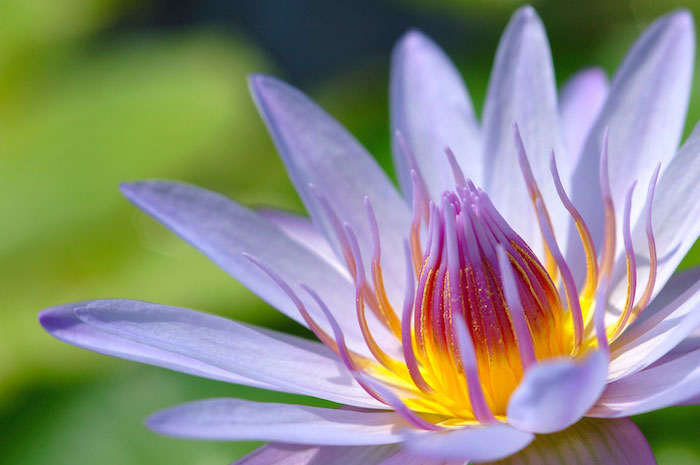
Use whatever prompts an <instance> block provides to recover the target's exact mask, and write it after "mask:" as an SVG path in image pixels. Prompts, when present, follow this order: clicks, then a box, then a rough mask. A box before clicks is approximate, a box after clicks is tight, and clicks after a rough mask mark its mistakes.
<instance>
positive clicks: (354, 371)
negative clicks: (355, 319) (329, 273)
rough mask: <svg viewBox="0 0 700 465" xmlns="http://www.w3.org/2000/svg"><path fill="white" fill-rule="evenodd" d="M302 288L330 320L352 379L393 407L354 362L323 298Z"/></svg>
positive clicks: (306, 288) (373, 395) (340, 353)
mask: <svg viewBox="0 0 700 465" xmlns="http://www.w3.org/2000/svg"><path fill="white" fill-rule="evenodd" d="M301 288H302V289H304V291H306V293H308V294H309V295H310V296H311V298H312V299H314V300H315V301H316V304H317V305H318V306H319V308H320V309H321V311H322V312H323V314H324V315H325V317H326V319H327V320H328V323H330V325H331V329H332V330H333V335H334V337H335V342H336V346H337V347H338V350H339V355H340V358H341V360H342V361H343V364H344V365H345V367H346V368H347V369H348V371H350V374H351V375H352V377H353V378H354V379H355V381H357V384H359V385H360V387H362V389H364V390H365V391H366V392H367V393H368V394H369V395H371V396H372V397H374V398H375V399H377V400H378V401H379V402H381V403H383V404H387V405H391V404H390V403H389V402H387V401H385V400H384V399H382V396H381V395H380V394H378V393H377V391H376V390H375V389H373V387H372V386H370V385H369V384H368V383H367V382H365V379H364V376H363V371H362V370H361V369H360V368H359V367H358V366H357V365H356V364H355V362H354V361H353V359H352V357H351V354H350V351H349V350H348V347H347V345H346V344H345V336H344V335H343V331H342V329H340V325H339V324H338V321H337V320H336V319H335V318H334V317H333V314H332V313H331V312H330V310H328V307H327V306H326V304H325V302H323V300H322V299H321V297H319V296H318V294H316V292H315V291H314V290H313V289H311V288H310V287H309V286H307V285H306V284H302V285H301Z"/></svg>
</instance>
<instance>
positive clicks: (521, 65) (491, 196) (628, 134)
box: [40, 7, 700, 465]
mask: <svg viewBox="0 0 700 465" xmlns="http://www.w3.org/2000/svg"><path fill="white" fill-rule="evenodd" d="M693 59H694V28H693V21H692V18H691V17H690V15H689V14H688V13H687V12H684V11H680V12H674V13H671V14H669V15H667V16H664V17H662V18H661V19H659V20H657V21H656V22H655V23H654V24H652V25H651V26H650V27H649V28H648V29H647V30H646V31H645V32H644V34H643V35H642V37H641V38H640V39H639V40H638V41H637V43H636V44H635V45H634V46H633V47H632V49H631V51H630V52H629V54H628V55H627V57H626V58H625V60H624V62H623V63H622V65H621V66H620V68H619V70H618V71H617V73H616V74H615V76H614V78H613V80H612V83H611V84H610V85H608V83H607V81H606V78H605V75H604V73H602V72H601V71H600V70H598V69H589V70H584V71H582V72H580V73H579V74H577V75H576V76H574V77H573V78H572V79H571V80H570V81H569V82H568V83H567V84H566V85H565V86H564V89H563V90H562V92H561V93H560V95H559V100H558V97H557V94H556V90H555V81H554V74H553V70H552V65H551V57H550V51H549V47H548V44H547V38H546V35H545V32H544V29H543V26H542V24H541V22H540V20H539V18H538V17H537V15H536V14H535V12H534V11H533V10H532V8H529V7H525V8H522V9H520V10H519V11H517V12H516V13H515V15H514V16H513V18H512V20H511V22H510V24H509V25H508V27H507V28H506V31H505V33H504V35H503V38H502V39H501V42H500V45H499V48H498V52H497V55H496V59H495V64H494V69H493V72H492V77H491V81H490V83H489V88H488V93H487V97H486V104H485V107H484V111H483V119H482V121H481V123H479V122H478V121H477V120H476V118H475V116H474V112H473V109H472V104H471V102H470V99H469V96H468V93H467V90H466V89H465V87H464V85H463V82H462V79H461V77H460V76H459V74H458V72H457V71H456V69H455V67H454V66H453V65H452V63H451V62H450V61H449V59H448V58H447V57H446V56H445V55H444V53H443V52H442V51H441V50H440V49H439V48H438V47H437V45H435V44H434V43H433V42H432V41H431V40H430V39H428V38H427V37H425V36H423V35H422V34H421V33H418V32H409V33H408V34H407V35H406V36H405V37H404V38H403V39H402V40H401V41H400V42H399V44H398V45H397V47H396V50H395V53H394V59H393V62H392V77H391V113H392V114H391V116H392V126H393V130H394V133H395V134H394V135H395V137H394V138H393V140H394V147H393V149H394V150H393V155H394V161H395V166H396V170H397V173H398V178H399V182H400V186H401V192H402V193H403V195H402V194H400V193H399V192H398V191H397V190H396V188H395V187H394V185H393V184H392V183H391V182H390V181H389V179H388V178H387V176H386V175H385V174H384V173H383V172H382V171H381V170H380V168H379V167H378V166H377V164H376V163H375V161H374V160H373V159H372V157H371V156H370V155H369V154H368V153H367V152H366V151H365V150H364V148H363V147H362V146H361V145H360V144H359V143H358V142H357V141H356V140H355V139H354V138H353V137H352V136H351V135H350V134H349V133H347V132H346V131H345V130H344V129H343V128H342V127H341V126H340V125H339V124H338V123H337V122H336V121H334V120H333V119H332V118H331V117H330V116H328V115H327V114H326V113H325V112H324V111H323V110H321V109H320V108H319V107H318V106H316V105H315V104H314V103H313V102H311V101H310V100H309V99H308V98H307V97H306V96H304V95H303V94H302V93H301V92H299V91H298V90H296V89H294V88H292V87H290V86H289V85H287V84H285V83H283V82H280V81H278V80H277V79H274V78H271V77H267V76H253V77H252V78H251V80H250V86H251V90H252V93H253V96H254V98H255V101H256V103H257V105H258V108H259V110H260V113H261V114H262V116H263V118H264V120H265V122H266V124H267V126H268V128H269V130H270V133H271V135H272V137H273V139H274V141H275V144H276V145H277V148H278V149H279V152H280V154H281V156H282V159H283V161H284V163H285V165H286V167H287V170H288V171H289V174H290V177H291V179H292V181H293V182H294V184H295V186H296V188H297V190H298V192H299V194H300V196H301V198H302V200H303V202H304V204H305V205H306V208H307V210H308V212H309V214H310V216H311V220H310V221H309V220H307V219H305V218H302V217H296V216H293V215H290V214H287V213H282V212H270V211H266V212H259V213H256V212H253V211H250V210H248V209H246V208H244V207H242V206H240V205H238V204H236V203H234V202H233V201H231V200H229V199H227V198H225V197H223V196H221V195H219V194H216V193H213V192H209V191H205V190H202V189H199V188H197V187H193V186H189V185H185V184H179V183H173V182H165V181H144V182H135V183H127V184H124V185H122V192H123V193H124V195H125V196H126V197H127V198H128V199H129V200H130V201H132V202H133V203H134V204H135V205H137V206H138V207H139V208H141V209H143V210H144V211H146V212H147V213H148V214H150V215H152V216H153V217H154V218H156V219H157V220H159V221H161V222H162V223H163V224H165V225H166V226H167V227H168V228H170V229H172V230H173V231H174V232H175V233H177V234H178V235H180V236H181V237H182V238H184V239H185V240H187V241H188V242H190V243H191V244H192V245H193V246H195V247H196V248H198V249H199V250H201V251H202V252H203V253H205V254H206V255H208V256H209V257H210V258H211V259H212V260H213V261H214V262H216V263H217V264H218V265H219V266H221V267H222V268H223V269H224V270H225V271H227V272H228V273H229V274H231V275H232V276H233V277H235V278H236V279H238V280H239V281H241V282H242V283H243V284H245V285H246V286H247V287H249V288H250V289H251V290H253V291H254V292H256V293H257V294H258V295H259V296H260V297H261V298H263V299H264V300H266V301H267V302H268V303H270V304H271V305H272V306H274V307H276V308H278V309H279V310H280V311H281V312H282V313H284V314H285V315H288V316H289V317H291V318H293V319H295V320H296V321H299V322H300V323H302V324H304V325H306V326H307V327H308V328H309V329H311V330H312V331H313V332H314V333H315V335H316V336H317V337H318V340H319V341H320V342H314V341H309V340H305V339H300V338H297V337H293V336H290V335H286V334H281V333H277V332H274V331H270V330H266V329H262V328H256V327H252V326H249V325H244V324H241V323H236V322H233V321H230V320H226V319H223V318H219V317H216V316H212V315H207V314H203V313H198V312H195V311H192V310H186V309H181V308H173V307H167V306H164V305H158V304H152V303H145V302H138V301H126V300H99V301H91V302H80V303H74V304H69V305H63V306H59V307H54V308H50V309H47V310H44V311H43V312H42V313H41V314H40V321H41V324H42V325H43V326H44V328H46V330H47V331H49V332H50V333H51V334H52V335H54V336H55V337H57V338H59V339H61V340H64V341H66V342H69V343H71V344H75V345H78V346H81V347H85V348H88V349H91V350H95V351H98V352H102V353H106V354H109V355H114V356H118V357H122V358H127V359H131V360H137V361H141V362H145V363H150V364H153V365H159V366H163V367H167V368H170V369H174V370H179V371H183V372H186V373H190V374H195V375H198V376H204V377H208V378H213V379H218V380H223V381H228V382H232V383H238V384H246V385H250V386H255V387H259V388H264V389H272V390H277V391H283V392H290V393H297V394H304V395H309V396H315V397H318V398H321V399H326V400H330V401H333V402H337V403H340V404H342V405H343V406H344V407H341V408H337V409H325V408H316V407H308V406H299V405H290V404H270V403H256V402H249V401H243V400H237V399H212V400H205V401H200V402H194V403H190V404H186V405H182V406H178V407H175V408H172V409H169V410H166V411H163V412H160V413H157V414H156V415H154V416H152V417H151V418H150V419H149V420H148V424H149V426H150V427H151V428H153V429H154V430H156V431H158V432H161V433H163V434H168V435H173V436H181V437H189V438H201V439H219V440H245V439H256V440H267V441H272V443H271V444H269V445H267V446H264V447H263V448H261V449H260V450H258V451H256V452H254V453H253V454H251V455H250V456H248V457H246V458H244V459H241V461H240V462H237V463H242V464H249V465H251V464H268V463H280V464H282V463H284V464H302V463H317V464H347V463H362V464H380V463H382V464H398V463H401V464H406V463H411V464H412V463H416V464H418V463H427V464H433V463H444V462H445V461H453V462H450V463H465V462H466V461H470V462H472V461H476V462H483V461H493V460H499V459H502V458H505V457H508V456H510V455H511V454H515V453H518V452H519V451H521V450H522V449H524V448H526V447H527V446H528V444H530V443H531V442H532V441H533V439H534V438H535V434H538V439H537V440H536V441H535V442H534V443H533V445H531V446H530V447H527V448H526V449H525V450H524V451H522V452H520V453H519V455H518V456H517V458H513V459H512V461H511V462H510V463H523V462H521V461H525V462H527V463H552V462H551V461H554V462H558V463H560V462H565V463H591V462H592V461H597V462H598V463H630V464H632V463H634V464H640V463H653V462H654V459H653V456H652V455H651V451H650V449H649V447H648V445H647V444H646V442H645V440H644V439H643V437H642V436H641V433H640V432H639V431H638V430H637V429H636V427H635V426H634V424H633V423H632V422H631V421H630V420H629V419H626V418H619V417H627V416H629V415H634V414H638V413H641V412H647V411H650V410H654V409H658V408H662V407H666V406H670V405H678V404H682V403H692V402H697V400H698V399H699V398H700V368H698V366H699V365H700V348H699V347H700V346H699V345H698V341H697V335H696V336H695V337H694V338H693V336H692V333H693V331H694V330H695V329H696V328H698V327H699V326H700V308H698V307H699V306H700V275H699V274H698V272H697V270H691V271H687V272H684V273H679V274H676V275H672V273H673V271H674V270H675V269H676V267H677V266H678V264H679V262H680V261H681V259H682V258H683V256H684V255H685V253H686V252H687V251H688V249H689V248H690V246H691V245H692V244H693V243H694V241H695V239H696V238H697V237H698V235H699V234H700V202H698V201H697V199H698V198H700V197H699V196H700V183H698V182H697V179H698V176H700V129H698V128H696V129H695V131H693V133H692V134H691V135H690V136H689V138H688V140H687V141H686V142H685V144H683V146H682V147H681V148H680V149H679V150H676V149H677V146H678V143H679V140H680V136H681V131H682V128H683V123H684V119H685V111H686V105H687V101H688V93H689V87H690V80H691V71H692V68H693ZM583 417H589V418H586V419H584V420H581V419H582V418H583ZM617 418H619V419H617ZM602 419H607V420H602ZM580 420H581V421H580ZM572 425H573V426H572ZM567 428H569V429H567ZM292 444H293V445H292Z"/></svg>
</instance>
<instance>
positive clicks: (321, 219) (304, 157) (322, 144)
mask: <svg viewBox="0 0 700 465" xmlns="http://www.w3.org/2000/svg"><path fill="white" fill-rule="evenodd" d="M250 89H251V92H252V94H253V97H254V99H255V103H256V104H257V106H258V109H259V111H260V114H261V115H262V117H263V119H264V120H265V123H266V124H267V127H268V130H269V131H270V134H271V136H272V139H273V141H274V142H275V145H276V146H277V150H278V151H279V153H280V156H281V157H282V160H283V161H284V163H285V165H286V167H287V171H288V172H289V176H290V178H291V180H292V182H293V183H294V186H295V187H296V189H297V191H298V192H299V196H300V197H301V199H302V201H303V202H304V205H305V206H306V209H307V210H308V211H309V213H310V215H311V218H312V219H313V221H314V223H315V224H316V225H317V226H318V227H319V228H320V229H321V230H323V231H324V233H325V234H326V237H327V238H328V240H329V242H330V243H331V244H333V245H334V249H335V250H336V252H338V253H339V251H340V247H339V245H338V241H337V238H336V235H335V234H336V233H335V232H334V228H333V226H332V225H331V222H330V221H329V218H328V216H327V215H326V214H325V212H324V209H323V208H322V207H321V205H320V203H319V201H318V199H317V198H316V197H315V195H314V194H313V192H312V189H311V188H310V187H309V183H313V185H314V186H315V189H317V191H318V193H319V194H320V195H321V196H323V197H324V198H325V199H326V200H327V201H328V203H329V204H330V205H331V207H332V209H333V210H334V211H335V213H336V214H337V216H338V217H339V218H340V221H341V222H347V223H349V224H350V225H351V226H352V228H353V230H354V231H355V233H356V234H357V236H358V238H359V239H360V244H361V246H362V255H363V258H365V259H366V261H367V262H369V258H370V257H371V252H372V250H371V244H372V240H371V237H372V235H371V231H370V227H369V224H368V220H367V212H366V209H365V206H364V203H363V198H364V197H365V196H368V197H369V199H370V200H371V202H372V205H373V207H374V210H375V212H376V216H377V221H378V223H379V235H380V238H381V241H382V266H383V268H384V271H385V281H386V282H387V291H388V292H389V293H390V295H389V298H390V300H391V301H392V302H396V304H397V305H400V302H401V298H402V295H401V292H400V284H401V282H402V281H403V274H404V271H403V270H404V262H403V249H402V246H401V241H399V240H397V238H402V237H405V235H406V234H407V233H408V231H409V227H410V224H411V213H410V211H409V208H408V204H407V203H406V201H405V200H404V199H403V198H402V197H401V195H400V194H399V193H398V192H397V190H396V189H395V188H394V185H393V184H392V183H391V181H390V180H389V178H388V177H387V176H386V174H385V173H384V172H383V171H382V169H381V168H380V167H379V165H378V164H377V163H376V161H375V160H374V159H373V158H372V157H371V156H370V155H369V153H367V151H366V150H365V148H364V147H362V145H360V143H359V142H358V141H357V140H356V139H355V138H354V137H353V136H352V135H351V134H350V133H349V132H347V130H345V128H343V127H342V126H341V125H340V124H339V123H338V122H337V121H335V120H334V119H333V118H332V117H331V116H330V115H328V114H327V113H326V112H325V111H323V110H322V109H321V108H320V107H319V106H318V105H316V104H315V103H313V102H312V101H311V100H310V99H309V98H308V97H307V96H306V95H304V94H303V93H302V92H300V91H299V90H297V89H295V88H293V87H292V86H290V85H288V84H286V83H284V82H282V81H280V80H278V79H275V78H272V77H269V76H262V75H254V76H252V77H251V78H250ZM339 256H342V255H340V254H339Z"/></svg>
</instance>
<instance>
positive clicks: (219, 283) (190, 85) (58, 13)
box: [0, 0, 700, 465]
mask: <svg viewBox="0 0 700 465" xmlns="http://www.w3.org/2000/svg"><path fill="white" fill-rule="evenodd" d="M323 3H324V2H323V1H322V0H321V1H291V0H290V1H285V0H278V1H261V0H257V1H256V0H250V1H241V2H236V1H235V0H230V1H229V2H223V1H209V2H196V1H191V2H188V1H178V2H172V3H168V2H155V3H148V2H136V1H128V0H127V1H123V0H63V1H60V2H58V1H55V0H31V1H29V0H0V463H2V464H5V465H16V464H23V465H25V464H40V463H41V464H43V463H51V464H53V465H62V464H76V463H101V464H140V463H153V464H161V463H162V464H165V463H167V464H175V463H183V464H184V463H186V464H196V465H209V464H212V465H213V464H227V463H229V462H230V461H232V460H233V459H235V458H236V457H238V456H239V455H241V454H242V453H244V452H245V451H248V450H250V449H251V448H252V447H253V446H254V444H252V443H246V444H234V443H204V442H188V441H181V440H174V439H168V438H163V437H159V436H157V435H155V434H153V433H151V432H150V431H148V430H147V429H146V428H145V427H144V426H143V423H142V420H143V418H144V417H145V416H146V415H148V414H149V413H151V412H153V411H155V410H158V409H160V408H163V407H166V406H169V405H173V404H176V403H180V402H185V401H189V400H194V399H198V398H203V397H212V396H241V397H246V398H251V399H262V400H279V399H280V397H281V396H280V395H278V394H275V393H265V392H261V391H257V390H254V389H249V388H241V387H237V386H232V385H227V384H223V383H218V382H214V381H206V380H201V379H197V378H193V377H188V376H185V375H180V374H178V373H172V372H168V371H166V370H163V369H159V368H154V367H148V366H142V365H137V364H135V363H131V362H125V361H121V360H116V359H112V358H108V357H105V356H101V355H97V354H94V353H91V352H88V351H84V350H81V349H77V348H74V347H71V346H68V345H66V344H63V343H60V342H58V341H56V340H54V339H53V338H51V337H50V336H48V335H47V334H45V333H44V332H43V331H42V330H41V329H40V327H39V325H38V323H37V321H36V314H37V312H38V311H39V310H40V309H42V308H44V307H48V306H51V305H56V304H60V303H65V302H68V301H73V300H84V299H88V298H99V297H125V298H137V299H143V300H151V301H156V302H161V303H166V304H171V305H178V306H185V307H191V308H196V309H202V310H206V311H209V312H212V313H216V314H220V315H226V316H230V317H234V318H237V319H240V320H245V321H251V322H255V323H256V324H260V325H265V326H268V327H275V328H281V329H284V330H289V331H296V332H299V331H300V329H299V327H297V326H295V325H293V324H291V323H290V322H289V320H287V319H285V318H284V317H282V316H280V315H278V314H277V313H276V312H275V311H274V310H272V309H270V308H268V307H267V306H265V305H264V304H262V303H261V302H260V301H259V300H258V299H257V298H256V297H255V296H253V295H252V294H251V293H249V292H248V291H246V290H245V289H244V288H243V287H242V286H241V285H239V284H238V283H236V282H235V281H233V280H232V279H230V278H229V277H228V276H227V275H225V274H224V273H223V272H222V271H220V270H219V269H218V268H216V267H215V266H214V265H213V264H211V263H209V262H208V261H207V260H206V259H205V258H204V257H203V256H201V255H199V254H198V253H197V252H195V251H193V250H192V249H190V248H189V247H188V246H187V245H185V244H184V243H182V242H181V241H179V240H178V239H177V238H176V237H175V236H174V235H173V234H171V233H169V232H168V231H166V230H165V229H164V228H162V227H160V226H159V225H157V224H156V223H155V222H153V221H152V220H150V219H148V218H146V217H145V216H144V215H142V214H141V213H139V212H137V211H136V210H135V209H134V208H132V207H131V206H130V205H129V204H128V203H127V202H126V201H125V200H123V199H122V198H121V197H120V195H119V193H118V190H117V183H118V182H119V181H123V180H133V179H141V178H153V177H156V178H169V179H179V180H184V181H189V182H192V183H196V184H199V185H201V186H205V187H208V188H211V189H214V190H218V191H221V192H224V193H226V194H228V195H230V196H231V197H233V198H235V199H236V200H238V201H240V202H242V203H244V204H247V205H260V204H266V205H275V206H280V207H285V208H289V209H294V210H300V203H299V201H298V199H297V197H296V195H295V194H294V191H293V189H292V188H291V185H290V183H289V181H288V180H287V178H286V175H285V173H284V171H283V169H282V166H281V163H280V161H279V160H278V158H277V156H276V154H275V151H274V149H273V147H272V144H271V143H270V141H269V139H268V137H267V135H266V133H265V131H264V128H263V125H262V123H261V122H260V120H259V118H258V116H257V113H256V111H255V109H254V107H253V105H252V103H251V100H250V98H249V96H248V93H247V88H246V75H247V74H248V73H250V72H254V71H265V72H270V73H273V74H276V75H279V76H281V77H283V78H286V79H289V80H291V81H292V82H294V83H295V84H297V85H300V86H301V87H302V88H303V89H304V90H305V91H306V92H308V93H309V94H311V96H312V97H313V98H315V99H316V100H317V101H319V102H320V103H321V104H322V105H323V106H324V107H326V108H327V109H328V110H329V111H330V112H331V113H332V114H334V115H335V116H336V117H337V118H338V119H339V120H340V121H341V122H343V123H344V124H346V125H347V127H348V128H350V130H351V131H352V132H353V133H354V134H356V135H357V137H358V138H359V139H360V140H361V141H362V142H363V143H364V144H365V145H366V146H367V147H368V148H369V149H370V151H371V152H372V153H374V154H375V155H376V156H377V158H378V159H379V160H380V162H381V163H382V164H383V165H384V166H385V167H387V168H388V169H390V168H389V163H388V160H389V153H388V147H389V135H388V131H387V120H388V118H387V104H386V101H387V82H388V81H387V79H388V65H389V53H390V49H391V42H392V41H393V40H395V39H397V38H398V36H399V35H400V33H401V32H402V31H403V30H405V29H406V28H407V27H409V26H411V25H415V26H419V27H421V28H424V29H425V30H426V32H428V33H429V34H431V35H434V36H437V39H438V41H439V42H441V43H442V44H443V45H444V46H445V48H446V49H447V50H448V52H449V53H450V54H451V55H452V57H453V58H454V59H455V61H456V62H457V64H458V65H459V67H460V68H461V70H462V71H463V73H464V76H465V77H466V78H467V82H468V85H469V88H470V91H471V93H472V96H473V98H474V101H475V104H476V106H477V108H480V107H481V104H482V102H483V96H484V93H485V88H486V84H487V77H488V72H489V69H490V67H491V60H492V57H493V53H494V51H495V48H496V44H497V40H498V36H499V34H500V32H501V30H502V29H503V27H504V26H505V24H506V22H507V19H508V16H509V15H510V13H511V12H512V11H513V10H514V8H515V7H516V6H517V5H518V4H519V2H516V1H505V0H501V1H492V0H472V1H466V0H442V1H434V0H433V1H431V2H421V1H418V0H412V1H399V0H393V1H389V0H385V1H371V0H367V1H362V2H336V3H334V2H325V3H328V5H333V6H328V5H326V6H325V7H324V8H323V9H322V10H321V12H319V9H318V8H319V6H320V5H321V4H323ZM676 6H678V4H677V2H671V1H667V2H664V1H654V0H632V1H627V2H614V1H604V0H596V1H585V2H583V1H582V2H576V3H575V2H544V1H542V2H535V7H536V8H537V9H538V11H539V12H540V14H541V16H542V17H543V19H544V22H545V24H546V25H547V28H548V32H549V35H550V41H551V43H552V50H553V55H554V60H555V64H556V71H557V79H558V80H559V81H560V82H561V81H562V80H563V79H565V78H566V77H568V76H569V75H570V74H571V73H572V72H573V71H574V70H575V69H576V68H578V67H583V66H588V65H591V64H601V65H602V66H603V67H604V68H605V69H606V70H607V71H608V72H612V71H613V70H614V69H615V67H616V65H617V64H618V63H619V62H620V60H621V58H622V56H623V54H624V51H625V50H626V48H627V47H628V46H629V45H630V44H631V43H632V41H633V39H634V38H635V37H636V35H637V34H638V33H639V32H640V31H641V29H642V28H643V26H644V25H646V24H647V23H648V22H649V21H650V20H651V19H652V18H654V17H656V16H658V15H659V14H661V13H663V12H666V11H668V10H670V9H672V8H674V7H676ZM685 6H687V7H689V8H691V9H693V10H694V11H695V13H696V16H698V15H699V14H700V4H698V3H697V2H692V3H691V4H688V3H686V4H685ZM348 11H350V12H354V14H349V13H348ZM353 18H354V19H353ZM295 21H296V22H295ZM339 25H342V27H340V26H339ZM336 26H337V27H336ZM338 30H341V31H343V33H342V34H340V33H338ZM290 37H291V38H292V39H297V38H299V37H305V38H306V40H301V39H299V41H298V42H294V40H292V41H291V42H290V41H289V40H288V39H289V38H290ZM374 37H376V38H377V42H376V43H374V42H372V38H374ZM321 48H322V49H321ZM696 76H700V73H697V72H696ZM699 90H700V82H698V78H697V77H696V81H695V84H694V89H693V94H692V101H691V105H690V111H689V118H688V127H691V126H692V125H693V124H694V123H695V121H697V120H698V119H699V118H700V92H699ZM686 132H687V131H686ZM694 263H700V254H698V253H691V256H690V257H689V258H688V259H687V260H686V263H685V264H686V265H689V264H694ZM290 398H291V397H289V396H287V397H286V399H290ZM307 401H308V400H307ZM699 414H700V409H699V408H695V407H684V408H673V409H667V410H665V411H663V412H658V413H653V414H647V415H643V416H640V417H638V418H637V419H636V420H637V423H638V424H639V425H640V426H641V427H642V429H643V430H644V432H645V433H646V435H647V437H648V439H649V441H650V442H651V445H652V447H653V449H654V451H655V452H656V454H657V457H658V459H659V461H660V463H669V464H680V465H683V464H691V463H700V444H698V440H697V438H698V437H699V436H700V435H699V434H698V433H700V424H699V423H698V419H697V418H698V415H699Z"/></svg>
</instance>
